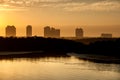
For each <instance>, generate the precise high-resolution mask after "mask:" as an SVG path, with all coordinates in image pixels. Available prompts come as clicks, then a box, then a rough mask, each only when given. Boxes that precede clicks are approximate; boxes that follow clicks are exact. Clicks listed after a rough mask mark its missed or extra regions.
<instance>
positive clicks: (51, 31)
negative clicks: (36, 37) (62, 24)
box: [44, 26, 60, 38]
mask: <svg viewBox="0 0 120 80" xmlns="http://www.w3.org/2000/svg"><path fill="white" fill-rule="evenodd" d="M44 37H52V38H59V37H60V29H55V28H53V27H50V26H46V27H44Z"/></svg>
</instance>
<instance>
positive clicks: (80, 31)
mask: <svg viewBox="0 0 120 80" xmlns="http://www.w3.org/2000/svg"><path fill="white" fill-rule="evenodd" d="M83 34H84V31H83V29H82V28H76V29H75V36H76V38H83Z"/></svg>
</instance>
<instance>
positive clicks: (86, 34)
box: [0, 24, 120, 37]
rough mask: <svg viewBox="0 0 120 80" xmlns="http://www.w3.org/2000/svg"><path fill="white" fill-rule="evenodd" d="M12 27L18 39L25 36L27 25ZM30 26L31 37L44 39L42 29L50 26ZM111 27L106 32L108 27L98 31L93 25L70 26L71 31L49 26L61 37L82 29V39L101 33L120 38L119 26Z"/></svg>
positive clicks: (3, 31) (3, 30)
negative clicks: (14, 28) (56, 30)
mask: <svg viewBox="0 0 120 80" xmlns="http://www.w3.org/2000/svg"><path fill="white" fill-rule="evenodd" d="M28 25H31V24H28ZM6 26H7V25H6ZM6 26H5V27H4V28H3V27H2V29H1V27H0V30H1V32H0V36H3V37H5V28H6ZM14 26H15V27H16V36H18V37H24V36H26V27H27V25H26V26H24V28H19V27H17V26H16V25H14ZM31 26H32V29H33V31H32V33H33V34H32V35H33V36H41V37H44V34H43V33H44V30H43V29H44V27H46V26H50V25H46V26H40V28H39V27H37V28H36V27H34V26H33V25H31ZM113 26H114V27H113V28H108V30H107V28H106V27H110V26H106V27H105V26H101V25H100V26H99V27H102V28H99V29H98V28H96V26H95V25H93V26H89V27H91V28H86V27H88V26H87V25H86V26H70V27H72V28H71V29H70V28H68V27H69V26H66V27H65V26H64V27H63V26H62V27H63V28H62V29H61V26H50V27H54V28H56V29H60V30H61V37H75V29H76V28H82V29H83V30H84V37H100V36H101V34H102V33H108V34H112V35H113V37H120V32H119V30H120V25H113ZM118 27H119V28H118ZM21 29H22V33H21ZM68 29H69V30H68ZM36 31H37V32H36ZM69 32H71V33H69Z"/></svg>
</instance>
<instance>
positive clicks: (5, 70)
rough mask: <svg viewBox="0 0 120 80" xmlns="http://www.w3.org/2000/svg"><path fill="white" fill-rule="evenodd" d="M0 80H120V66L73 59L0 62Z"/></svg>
mask: <svg viewBox="0 0 120 80" xmlns="http://www.w3.org/2000/svg"><path fill="white" fill-rule="evenodd" d="M0 80H120V64H101V63H93V62H89V61H84V60H82V59H77V58H75V57H70V58H62V57H59V58H55V57H46V58H38V59H25V58H23V59H13V60H12V59H11V60H4V59H3V60H0Z"/></svg>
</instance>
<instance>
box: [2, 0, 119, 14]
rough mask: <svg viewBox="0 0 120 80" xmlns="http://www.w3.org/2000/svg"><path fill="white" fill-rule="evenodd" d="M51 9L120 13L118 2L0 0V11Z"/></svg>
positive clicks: (96, 0)
mask: <svg viewBox="0 0 120 80" xmlns="http://www.w3.org/2000/svg"><path fill="white" fill-rule="evenodd" d="M30 8H38V9H39V8H51V9H62V10H64V11H77V12H81V11H120V0H89V1H88V0H0V11H2V10H3V11H5V10H7V11H12V10H13V11H14V10H24V9H30Z"/></svg>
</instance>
